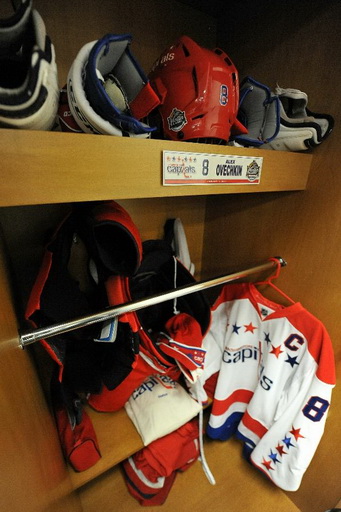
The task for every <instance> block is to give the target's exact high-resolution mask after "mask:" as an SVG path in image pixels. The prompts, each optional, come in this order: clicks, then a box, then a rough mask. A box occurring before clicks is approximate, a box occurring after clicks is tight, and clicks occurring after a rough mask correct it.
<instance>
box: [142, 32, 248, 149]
mask: <svg viewBox="0 0 341 512" xmlns="http://www.w3.org/2000/svg"><path fill="white" fill-rule="evenodd" d="M149 79H150V82H151V85H152V87H153V88H154V89H155V91H156V92H157V93H158V95H159V97H160V100H161V105H160V106H159V107H158V112H159V113H160V115H161V118H162V127H163V134H164V137H165V138H167V139H171V140H186V141H195V142H211V143H218V144H221V143H223V144H224V143H226V142H227V141H228V140H229V136H230V131H231V127H232V126H233V125H234V124H235V123H236V116H237V112H238V102H239V82H238V72H237V70H236V68H235V66H234V64H233V63H232V61H231V59H230V58H229V57H228V56H227V55H226V53H224V52H223V51H222V50H220V49H218V48H217V49H215V50H213V51H212V50H207V49H205V48H202V47H201V46H199V45H198V44H197V43H195V42H194V41H193V40H192V39H190V38H189V37H187V36H182V37H181V38H180V39H179V40H178V41H177V42H176V43H175V44H173V45H172V46H170V47H169V48H168V49H167V50H165V51H164V53H163V54H162V55H161V56H160V58H159V59H158V60H157V61H156V62H155V63H154V65H153V68H152V71H151V72H150V74H149Z"/></svg>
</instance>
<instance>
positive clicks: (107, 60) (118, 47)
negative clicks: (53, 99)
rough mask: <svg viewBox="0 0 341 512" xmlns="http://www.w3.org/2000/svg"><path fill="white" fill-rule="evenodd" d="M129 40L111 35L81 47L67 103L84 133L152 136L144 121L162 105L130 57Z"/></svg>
mask: <svg viewBox="0 0 341 512" xmlns="http://www.w3.org/2000/svg"><path fill="white" fill-rule="evenodd" d="M131 40H132V38H131V36H130V35H114V34H107V35H105V36H104V37H102V38H101V39H99V40H98V41H93V42H91V43H88V44H86V45H85V46H83V48H82V49H81V50H80V52H79V53H78V55H77V57H76V59H75V60H74V62H73V64H72V66H71V69H70V71H69V74H68V79H67V95H68V102H69V106H70V110H71V113H72V115H73V117H74V119H75V121H76V122H77V124H78V125H79V126H80V128H81V129H82V130H83V131H84V132H85V133H99V134H108V135H117V136H128V137H142V138H146V137H149V136H150V133H151V132H152V131H153V130H154V128H151V127H150V126H148V125H147V124H146V123H144V122H142V121H141V119H143V118H144V117H146V116H147V115H148V114H149V112H150V111H151V110H153V109H154V108H155V107H156V106H157V105H158V104H159V99H158V96H157V95H156V93H155V92H154V91H153V89H152V88H151V86H150V84H149V80H148V78H147V77H146V75H145V74H144V72H143V70H142V69H141V67H140V66H139V64H138V63H137V61H136V60H135V58H134V57H133V55H132V53H131V52H130V49H129V47H130V44H131Z"/></svg>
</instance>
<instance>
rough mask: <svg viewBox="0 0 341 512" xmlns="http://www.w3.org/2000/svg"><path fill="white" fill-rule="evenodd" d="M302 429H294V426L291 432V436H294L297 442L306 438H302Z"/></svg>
mask: <svg viewBox="0 0 341 512" xmlns="http://www.w3.org/2000/svg"><path fill="white" fill-rule="evenodd" d="M300 430H301V429H300V428H294V426H292V430H290V434H292V435H293V436H294V438H295V439H296V441H297V440H298V439H299V438H300V437H304V436H302V434H300Z"/></svg>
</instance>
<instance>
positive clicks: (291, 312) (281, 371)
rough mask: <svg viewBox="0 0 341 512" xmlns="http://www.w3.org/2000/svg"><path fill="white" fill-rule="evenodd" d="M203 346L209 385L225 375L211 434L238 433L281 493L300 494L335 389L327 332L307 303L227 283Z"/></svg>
mask: <svg viewBox="0 0 341 512" xmlns="http://www.w3.org/2000/svg"><path fill="white" fill-rule="evenodd" d="M203 348H205V349H206V350H207V353H206V360H205V370H204V380H205V381H207V379H208V378H209V377H211V376H212V375H214V374H217V372H218V374H217V375H218V378H217V383H216V387H215V392H214V399H213V404H212V411H211V415H210V418H209V423H208V426H207V431H206V432H207V435H208V436H209V437H211V438H213V439H220V440H227V439H229V438H230V437H231V436H232V435H236V437H238V438H239V439H241V440H242V441H243V443H244V454H245V456H247V457H248V458H249V459H250V461H251V462H252V463H253V464H254V465H255V466H256V467H257V468H259V469H260V470H261V471H263V472H264V473H265V474H266V475H267V476H268V477H269V478H270V479H271V480H272V481H273V482H274V483H275V484H276V485H278V486H279V487H281V488H282V489H284V490H288V491H295V490H297V489H298V487H299V486H300V483H301V480H302V477H303V474H304V472H305V470H306V468H307V467H308V465H309V463H310V461H311V459H312V457H313V455H314V453H315V451H316V448H317V446H318V444H319V441H320V439H321V436H322V434H323V430H324V425H325V421H326V416H327V411H328V408H329V405H330V400H331V392H332V388H333V387H334V385H335V363H334V354H333V348H332V344H331V341H330V338H329V336H328V333H327V331H326V329H325V327H324V326H323V324H322V323H321V322H320V321H319V320H318V319H317V318H315V317H314V316H313V315H311V314H310V313H309V312H308V311H307V310H306V309H305V308H304V307H303V306H302V305H301V304H300V303H295V304H293V305H290V306H288V307H283V306H281V305H279V304H276V303H274V302H272V301H269V300H268V299H266V298H265V297H263V296H262V295H261V294H260V292H259V291H258V290H257V288H256V287H255V286H254V285H253V284H250V283H242V284H232V285H226V286H225V287H224V288H223V289H222V291H221V293H220V295H219V297H218V299H217V300H216V302H215V304H214V306H213V308H212V325H211V328H210V330H209V332H208V334H207V335H206V337H205V339H204V342H203Z"/></svg>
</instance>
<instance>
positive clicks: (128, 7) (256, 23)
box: [0, 0, 341, 512]
mask: <svg viewBox="0 0 341 512" xmlns="http://www.w3.org/2000/svg"><path fill="white" fill-rule="evenodd" d="M190 4H192V5H190ZM253 4H257V6H256V5H253ZM273 4H277V2H266V1H259V2H251V1H247V2H246V3H245V2H243V3H242V5H241V4H240V2H237V1H234V0H233V1H229V2H221V1H215V2H205V1H202V2H190V1H189V2H177V1H174V0H164V1H162V2H158V1H157V0H144V1H143V2H137V1H136V0H127V1H126V2H120V1H118V0H102V1H101V2H92V1H91V0H86V1H84V0H75V1H74V2H72V4H71V3H70V2H68V1H67V0H59V1H58V2H49V1H48V0H34V7H35V8H36V9H37V10H38V11H39V13H40V14H41V15H42V17H43V19H44V21H45V24H46V27H47V32H48V34H49V35H50V37H51V39H52V41H53V43H54V45H55V49H56V55H57V64H58V71H59V84H60V86H62V85H64V83H65V81H66V77H67V73H68V69H69V67H70V65H71V64H72V61H73V59H74V58H75V56H76V54H77V52H78V51H79V49H80V48H81V47H82V46H83V45H84V44H86V43H87V42H89V41H92V40H95V39H98V38H99V37H101V36H102V35H104V34H106V33H108V32H114V33H120V34H123V33H131V34H132V35H133V43H132V52H133V53H134V55H135V56H136V58H137V59H138V61H139V62H140V64H141V66H142V67H143V69H144V70H146V71H148V70H149V69H150V67H151V65H152V64H153V62H154V60H155V59H156V58H157V57H158V56H159V55H160V53H161V52H162V51H163V49H164V48H165V47H166V46H167V45H169V44H170V43H172V42H173V41H175V40H176V38H177V37H178V36H180V35H182V34H186V35H189V36H190V37H192V38H193V39H195V40H196V41H197V42H198V43H199V44H201V45H203V46H207V47H213V46H215V44H216V42H217V43H218V45H219V46H221V47H222V48H223V49H224V50H225V51H226V52H227V53H228V55H229V56H230V57H231V58H232V59H233V60H234V62H235V64H236V66H237V69H238V70H239V74H240V77H243V76H245V75H246V74H250V75H251V76H254V77H255V78H257V79H258V80H259V81H263V82H264V83H266V84H268V85H271V86H274V85H275V83H276V82H279V83H280V85H282V86H283V87H295V88H299V89H301V90H303V91H305V92H307V93H308V95H309V104H310V102H311V109H312V110H314V109H315V110H316V111H317V112H327V113H329V114H332V115H333V116H334V117H335V121H336V126H335V130H334V133H333V134H332V135H331V136H330V138H329V139H328V140H327V141H325V142H324V143H323V145H321V146H320V147H318V148H315V149H314V150H313V151H311V152H309V154H297V153H287V152H275V151H262V150H250V149H249V150H244V149H240V148H224V147H220V146H219V147H218V146H207V145H204V144H189V143H174V142H166V141H157V140H153V141H152V140H134V139H128V140H127V139H121V138H116V137H109V136H93V135H83V134H68V133H47V132H27V131H15V130H4V129H2V130H1V131H0V155H1V164H0V173H1V187H0V207H1V208H0V222H1V228H2V236H1V239H2V250H1V284H2V286H1V302H2V308H1V323H0V325H1V328H0V353H1V360H0V382H1V386H0V403H1V409H2V415H1V417H2V420H1V425H2V428H1V449H2V463H1V466H0V467H1V485H0V490H1V492H0V505H1V509H3V510H9V511H11V512H17V511H18V512H19V510H23V509H25V511H27V512H59V511H65V510H67V511H68V512H69V511H70V512H73V511H74V512H78V511H79V512H81V511H83V512H93V511H95V510H96V511H97V510H101V511H102V512H110V511H112V510H117V511H119V512H121V511H122V512H124V511H126V510H127V511H128V510H129V511H138V510H141V507H140V505H138V503H137V502H136V501H135V500H134V499H133V498H132V497H131V496H130V495H129V494H128V492H127V490H126V486H125V483H124V481H123V477H122V475H121V473H120V469H119V465H118V464H119V462H120V461H121V460H123V459H124V458H126V457H127V456H129V455H130V454H132V453H134V452H135V451H137V450H138V449H139V448H141V447H142V443H141V439H140V438H139V436H138V434H137V432H136V431H135V429H134V427H133V426H132V424H131V422H130V420H129V419H128V418H127V416H126V415H125V412H124V411H123V410H122V411H119V412H118V413H112V414H109V413H107V414H99V413H95V412H93V411H90V410H89V413H90V414H91V417H92V419H93V421H94V424H95V428H96V432H97V435H98V439H99V444H100V446H101V450H102V455H103V456H102V459H101V460H100V461H99V462H98V463H97V464H96V465H95V466H94V467H93V468H91V469H89V470H87V471H85V472H82V473H75V472H74V471H73V470H72V469H71V468H69V467H67V465H66V464H65V462H64V460H63V457H62V454H61V450H60V446H59V442H58V437H57V433H56V430H55V427H54V422H53V418H52V415H51V412H50V408H49V404H48V399H47V397H46V396H45V394H44V390H43V388H44V383H41V382H40V380H39V377H38V373H39V372H38V371H37V368H36V366H37V360H38V363H40V364H39V366H40V369H41V367H42V364H44V363H45V361H44V359H43V354H40V352H39V347H38V346H35V347H27V348H26V349H25V350H21V349H20V348H19V346H18V341H19V338H18V328H19V327H23V320H22V319H23V306H24V304H25V300H27V296H28V293H29V291H30V288H31V286H32V283H33V281H34V279H35V275H36V272H37V269H38V267H39V265H40V261H41V256H42V251H43V246H44V243H45V242H46V234H47V232H48V231H49V229H51V228H53V227H54V226H55V225H56V223H57V222H58V221H59V220H60V219H61V218H62V217H63V215H64V213H65V211H66V210H67V208H68V204H69V203H71V202H74V201H75V202H78V201H91V200H102V199H115V200H117V201H118V202H119V203H120V204H122V206H124V207H125V208H126V209H127V211H128V212H129V213H130V215H131V216H132V218H133V220H134V221H135V222H136V224H137V226H138V228H139V230H140V232H141V234H142V237H143V239H144V240H146V239H149V238H159V237H160V236H162V229H163V225H164V222H165V220H166V219H167V218H170V217H175V216H176V217H180V218H181V219H182V221H183V224H184V226H185V230H186V235H187V238H188V242H189V247H190V252H191V257H192V260H193V262H194V264H195V267H196V277H197V278H198V279H200V278H210V277H214V276H217V275H220V274H226V273H229V272H234V271H236V270H240V269H243V268H247V267H249V266H253V265H254V264H258V263H262V262H263V261H264V260H266V259H267V258H268V257H270V256H276V255H280V256H283V257H284V258H285V259H286V260H287V261H288V267H287V268H285V269H284V270H283V271H282V273H281V276H280V279H279V283H280V285H281V286H282V288H283V289H284V290H285V291H286V292H287V293H288V294H289V295H291V296H292V297H293V298H294V299H296V300H298V301H300V302H302V303H303V305H304V306H306V307H307V309H309V310H310V311H311V312H312V313H313V314H315V315H316V316H317V317H318V318H320V319H321V320H322V321H323V322H324V323H325V325H326V327H327V329H328V331H329V333H330V335H331V338H332V340H333V343H334V348H335V354H336V361H337V368H338V370H339V371H340V342H339V339H338V334H339V333H338V330H339V329H338V327H339V322H338V309H339V306H340V304H341V300H340V299H341V296H340V290H339V286H338V283H339V281H340V272H341V271H340V269H339V259H340V243H339V240H340V234H341V233H340V226H341V212H340V209H339V204H340V199H341V197H340V196H341V182H340V179H341V178H340V176H341V175H340V171H339V166H340V164H339V162H340V155H339V153H340V150H339V149H338V138H337V136H338V134H339V131H340V130H339V127H338V122H339V118H340V115H339V114H340V105H339V102H338V94H337V90H336V84H337V83H338V78H341V68H340V60H341V59H340V45H339V43H338V33H337V27H338V23H339V21H340V18H341V5H340V4H339V3H338V2H333V1H330V2H328V6H326V5H325V4H326V3H325V2H323V1H322V0H314V1H313V2H293V1H289V2H286V3H284V5H276V6H274V5H273ZM296 4H299V5H296ZM302 4H304V5H302ZM308 4H309V5H308ZM289 6H290V8H289ZM2 8H3V6H1V7H0V15H3V12H2ZM292 9H294V12H295V16H294V18H293V17H292ZM307 9H309V11H307ZM331 48H333V51H331ZM184 148H186V151H190V152H201V153H207V152H213V153H219V154H232V153H233V154H236V155H243V154H248V155H252V156H262V157H263V159H264V161H263V169H262V179H261V183H260V185H259V186H257V187H256V191H255V190H254V188H252V187H249V188H247V189H246V188H245V187H243V186H238V185H230V186H219V185H216V186H205V187H203V188H202V187H199V186H198V187H185V186H183V187H163V186H162V184H161V163H162V151H163V150H165V149H166V150H178V151H181V150H184ZM222 234H223V236H222ZM37 345H38V344H37ZM37 352H38V356H37ZM339 401H340V392H339V390H338V387H337V388H336V390H335V391H334V400H333V407H332V410H331V413H330V417H329V418H328V421H327V428H326V432H325V435H324V437H323V439H322V442H321V444H320V447H319V448H318V451H317V453H316V455H315V457H314V459H313V462H312V464H311V466H310V467H309V469H308V471H307V473H306V475H305V477H304V479H303V483H302V485H301V487H300V489H299V491H297V492H295V493H284V492H283V491H281V490H280V489H278V488H276V487H275V486H274V485H273V484H271V483H270V482H269V481H267V480H266V479H265V478H264V477H263V476H261V475H260V474H259V473H258V472H257V471H256V470H255V469H253V468H252V467H251V466H249V465H248V464H247V463H246V462H245V461H244V460H243V459H242V457H241V447H240V444H239V443H238V442H237V441H233V440H232V441H229V442H228V443H214V442H210V441H208V442H207V444H206V457H207V459H208V463H209V465H210V467H211V469H212V471H213V473H214V475H215V477H216V480H217V485H216V486H211V485H210V484H209V483H208V481H207V479H206V477H205V475H204V473H203V471H202V468H201V466H200V463H199V462H197V463H196V464H195V465H194V466H193V467H192V468H190V469H189V470H188V472H186V473H184V474H181V475H179V477H178V478H177V480H176V482H175V484H174V487H173V488H172V491H171V493H170V495H169V497H168V499H167V501H166V503H165V505H163V507H162V510H165V511H168V510H169V511H170V510H174V509H175V508H176V507H177V508H178V509H179V510H184V511H187V510H193V509H195V510H198V511H204V510H206V509H207V508H209V507H210V508H211V509H212V510H217V511H220V510H221V511H222V510H230V511H231V512H237V511H238V510H240V509H243V510H246V511H251V510H256V511H258V510H259V511H262V512H268V511H269V512H270V511H272V510H273V509H274V508H276V510H277V511H279V512H281V511H283V512H289V511H301V512H308V511H309V512H324V510H326V509H327V508H330V507H332V506H333V505H334V504H335V503H336V502H337V501H338V499H339V498H340V494H341V488H340V483H339V481H340V469H339V463H338V457H339V456H340V451H339V450H338V448H337V447H336V444H335V441H336V440H337V439H338V438H339V433H338V425H339V420H340V414H341V413H340V411H338V409H337V406H336V405H337V404H338V402H339ZM144 510H151V508H148V507H147V508H146V507H144ZM153 510H156V509H155V508H153Z"/></svg>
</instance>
